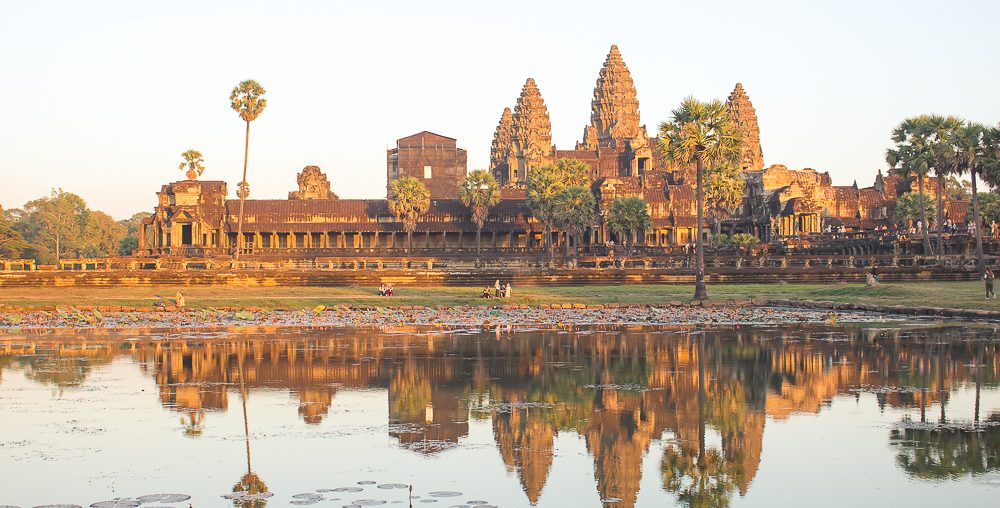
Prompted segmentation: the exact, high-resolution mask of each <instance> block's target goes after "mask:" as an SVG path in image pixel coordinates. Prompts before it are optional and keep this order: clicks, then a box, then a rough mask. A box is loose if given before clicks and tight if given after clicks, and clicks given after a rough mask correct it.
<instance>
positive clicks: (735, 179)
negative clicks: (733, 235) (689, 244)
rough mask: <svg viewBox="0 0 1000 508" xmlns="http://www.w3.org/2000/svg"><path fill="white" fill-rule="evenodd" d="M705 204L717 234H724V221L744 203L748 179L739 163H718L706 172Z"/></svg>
mask: <svg viewBox="0 0 1000 508" xmlns="http://www.w3.org/2000/svg"><path fill="white" fill-rule="evenodd" d="M704 186H705V205H706V207H707V208H708V215H709V217H711V219H712V223H713V224H714V225H715V235H716V236H720V235H722V221H723V220H725V219H726V218H728V217H730V216H732V214H734V213H736V210H738V209H739V207H740V204H742V203H743V192H744V190H746V181H745V180H743V177H742V176H740V167H739V165H737V164H718V165H716V166H715V167H713V168H711V169H710V170H708V171H706V172H705V181H704Z"/></svg>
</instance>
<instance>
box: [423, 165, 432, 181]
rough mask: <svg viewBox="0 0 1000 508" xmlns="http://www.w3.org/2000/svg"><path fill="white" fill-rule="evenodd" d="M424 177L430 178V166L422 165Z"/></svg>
mask: <svg viewBox="0 0 1000 508" xmlns="http://www.w3.org/2000/svg"><path fill="white" fill-rule="evenodd" d="M424 178H425V179H428V180H429V179H430V178H431V167H430V166H424Z"/></svg>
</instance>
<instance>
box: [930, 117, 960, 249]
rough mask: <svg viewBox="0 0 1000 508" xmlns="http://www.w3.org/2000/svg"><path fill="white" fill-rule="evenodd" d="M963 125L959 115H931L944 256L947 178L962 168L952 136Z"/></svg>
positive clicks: (939, 231) (939, 245)
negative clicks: (954, 150)
mask: <svg viewBox="0 0 1000 508" xmlns="http://www.w3.org/2000/svg"><path fill="white" fill-rule="evenodd" d="M961 126H962V119H961V118H958V117H957V116H941V115H931V116H930V117H929V118H928V121H927V128H928V129H929V130H930V132H931V133H932V137H933V143H932V145H931V148H932V158H933V160H932V166H933V167H934V176H936V177H937V220H936V221H935V224H937V248H938V255H939V256H944V228H943V227H942V225H943V224H944V194H945V185H946V183H947V182H946V180H947V179H948V177H949V176H953V175H955V174H957V173H958V172H960V171H961V170H960V169H959V168H958V167H957V166H956V165H955V163H954V161H955V157H954V156H953V147H954V145H953V144H952V143H951V136H952V133H953V132H954V131H955V129H957V128H959V127H961Z"/></svg>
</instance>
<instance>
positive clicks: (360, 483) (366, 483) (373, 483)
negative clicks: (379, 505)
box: [358, 480, 378, 485]
mask: <svg viewBox="0 0 1000 508" xmlns="http://www.w3.org/2000/svg"><path fill="white" fill-rule="evenodd" d="M376 483H378V482H373V481H371V480H361V481H360V482H358V485H375V484H376Z"/></svg>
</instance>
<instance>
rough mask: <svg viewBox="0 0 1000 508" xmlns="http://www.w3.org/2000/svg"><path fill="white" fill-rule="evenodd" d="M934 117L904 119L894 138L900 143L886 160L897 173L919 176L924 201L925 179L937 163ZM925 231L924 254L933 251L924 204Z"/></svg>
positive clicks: (908, 176)
mask: <svg viewBox="0 0 1000 508" xmlns="http://www.w3.org/2000/svg"><path fill="white" fill-rule="evenodd" d="M929 124H930V117H929V116H927V115H920V116H915V117H912V118H907V119H906V120H903V121H902V122H901V123H900V124H899V125H898V126H896V128H895V129H894V130H893V131H892V141H893V143H895V144H896V146H895V147H894V148H889V149H888V150H886V152H885V161H886V162H887V163H888V164H889V167H890V168H891V170H892V171H893V172H895V173H896V174H898V175H899V176H901V177H904V178H911V177H912V178H916V179H917V194H918V195H919V196H920V202H921V203H923V202H924V179H925V178H926V177H927V174H928V173H930V171H931V168H932V167H933V164H934V147H933V145H934V142H933V139H931V138H932V131H931V129H930V128H929ZM918 208H919V211H920V223H921V224H922V226H921V229H922V233H923V243H924V253H925V254H926V253H929V252H931V237H930V231H929V230H930V228H929V227H927V214H926V213H925V212H924V207H918Z"/></svg>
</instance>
